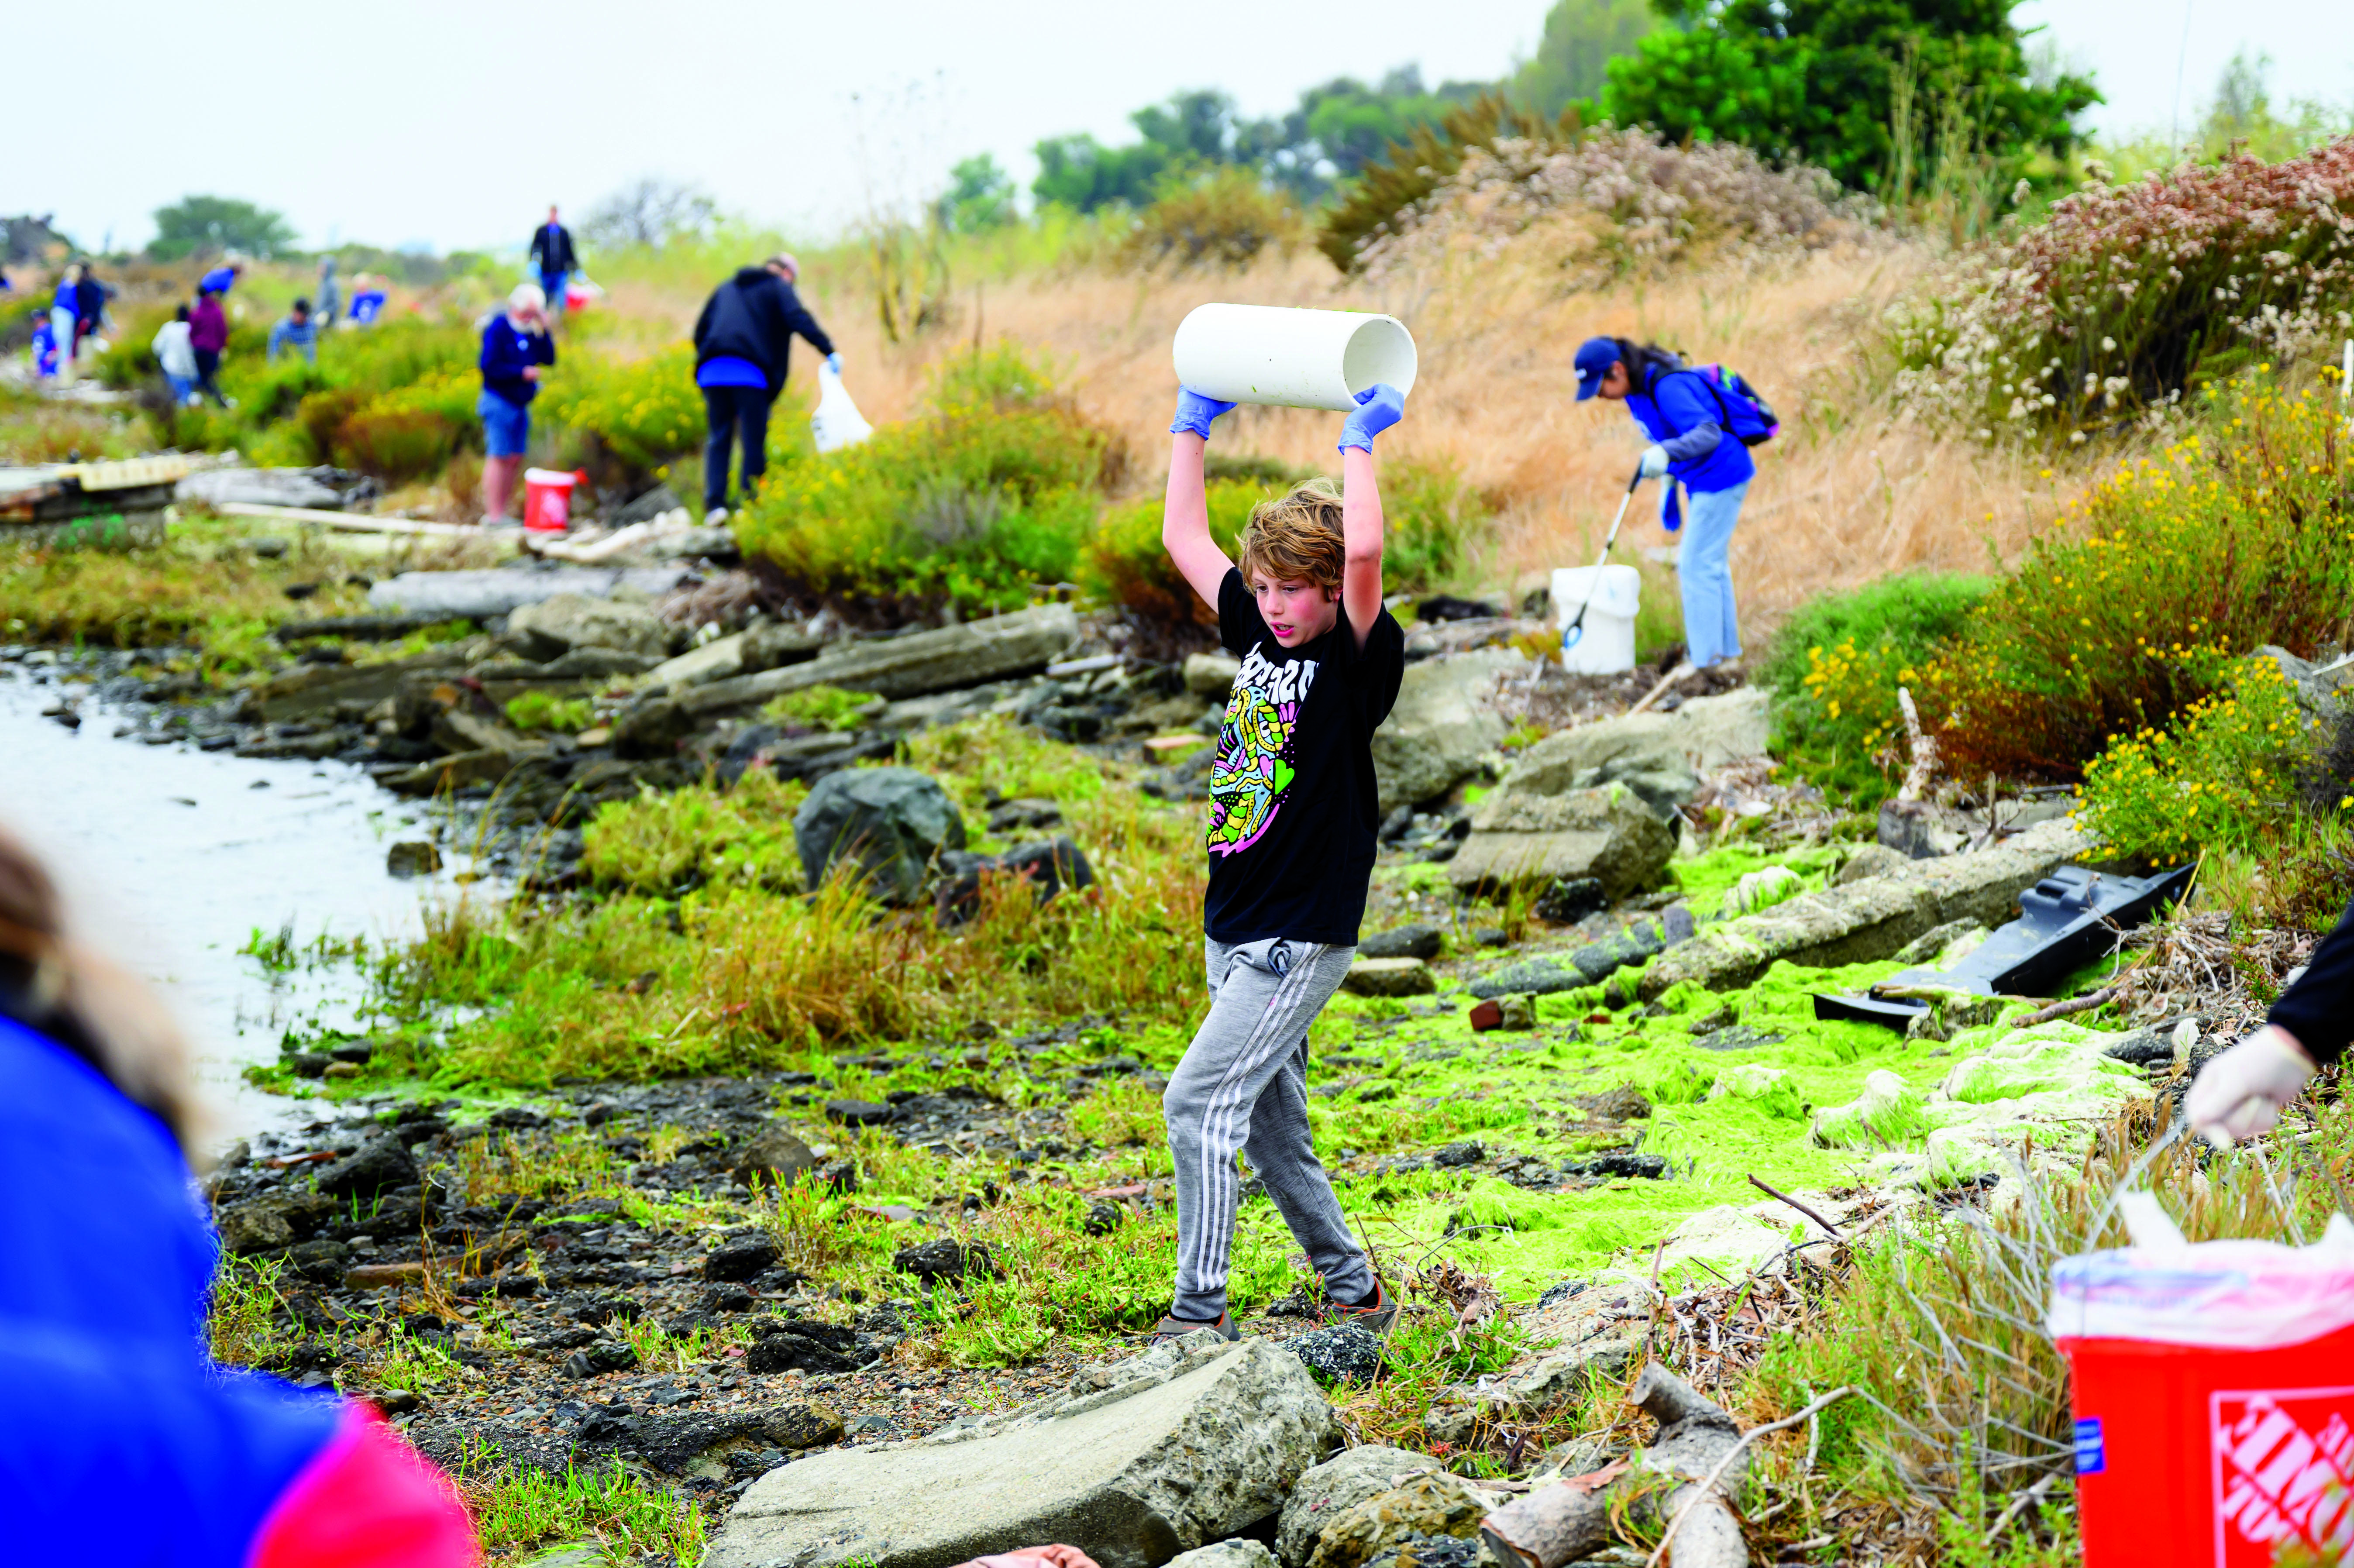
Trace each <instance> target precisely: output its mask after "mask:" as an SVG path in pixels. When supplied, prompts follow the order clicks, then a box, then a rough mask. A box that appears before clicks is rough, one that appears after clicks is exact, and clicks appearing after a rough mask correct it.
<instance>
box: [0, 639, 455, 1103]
mask: <svg viewBox="0 0 2354 1568" xmlns="http://www.w3.org/2000/svg"><path fill="white" fill-rule="evenodd" d="M75 689H77V688H74V687H72V686H60V685H59V684H58V683H52V682H48V681H43V680H38V679H36V672H35V671H33V670H30V669H27V668H24V667H20V666H16V665H5V664H0V821H5V823H6V825H7V826H8V827H9V828H10V829H12V830H13V831H14V832H16V833H18V834H20V835H22V836H23V837H25V838H26V839H27V841H28V842H30V843H31V844H32V846H33V847H34V849H35V850H36V852H37V853H39V854H40V855H41V856H42V857H43V858H44V859H45V860H46V861H47V862H48V865H49V867H50V869H51V871H52V872H53V873H54V874H56V875H57V877H58V881H59V882H60V883H61V884H62V885H64V887H65V890H66V893H67V895H68V897H69V899H71V900H72V903H73V906H74V907H75V908H76V909H77V910H78V911H79V912H80V921H81V927H82V929H83V931H84V933H85V935H87V936H89V937H90V938H93V939H94V940H95V941H96V942H97V943H98V944H99V945H100V946H101V947H103V948H106V949H107V950H108V951H109V952H110V953H111V954H112V956H113V957H115V958H116V959H119V960H120V961H122V963H124V964H126V965H128V966H129V967H130V968H131V969H133V970H135V971H136V972H138V973H140V974H142V975H144V976H146V977H147V978H148V979H150V980H154V982H156V984H157V985H158V986H159V987H160V988H161V989H162V991H163V993H164V998H165V1000H166V1001H167V1002H168V1003H169V1005H170V1006H171V1007H172V1009H173V1012H175V1015H176V1016H177V1017H178V1019H179V1021H180V1023H181V1025H182V1027H183V1028H185V1029H186V1031H187V1032H188V1034H189V1036H190V1038H191V1040H192V1042H193V1044H194V1045H195V1048H196V1054H197V1057H198V1062H199V1067H200V1071H201V1073H202V1076H203V1079H204V1083H205V1086H206V1089H207V1095H208V1097H209V1099H210V1101H211V1104H212V1106H213V1107H214V1110H215V1112H216V1124H217V1130H216V1141H217V1142H221V1143H226V1142H228V1140H231V1139H237V1138H240V1137H243V1136H246V1135H247V1134H249V1133H252V1132H256V1131H260V1130H263V1129H266V1128H277V1127H282V1126H285V1125H287V1124H288V1123H290V1122H295V1121H301V1120H307V1119H309V1118H308V1113H307V1112H306V1111H305V1110H304V1108H303V1103H302V1101H300V1100H290V1099H286V1098H283V1097H278V1096H273V1095H266V1094H263V1093H261V1092H260V1090H258V1089H255V1088H254V1087H252V1086H250V1085H249V1084H247V1083H245V1082H244V1081H243V1079H242V1078H241V1077H240V1076H239V1069H240V1068H242V1067H243V1066H245V1065H247V1064H248V1063H251V1062H260V1061H274V1060H275V1059H276V1058H277V1056H278V1053H279V1041H280V1037H281V1034H282V1033H284V1031H285V1030H286V1029H288V1028H289V1027H290V1026H293V1025H296V1024H298V1023H299V1024H302V1025H303V1026H304V1027H306V1028H309V1027H312V1026H314V1025H319V1024H324V1025H327V1026H331V1027H335V1028H341V1029H351V1030H356V1028H357V1026H358V1023H359V1019H358V1016H357V1014H356V1012H355V1006H356V1004H357V1003H358V1001H359V1000H360V997H361V985H360V981H359V977H358V976H357V974H356V973H355V971H354V969H352V968H351V966H349V965H347V964H337V965H330V966H323V967H310V968H304V969H301V970H298V971H297V972H295V973H293V974H291V975H279V976H272V975H270V974H269V973H267V972H265V970H264V969H263V968H262V966H261V965H260V962H259V961H257V960H256V959H252V958H250V957H247V956H245V955H244V954H242V953H240V952H239V949H240V948H244V947H246V946H247V945H248V942H249V938H251V936H252V934H253V933H254V932H255V931H257V930H259V931H260V932H262V933H263V934H264V935H266V936H274V935H275V934H277V933H278V932H279V931H280V930H281V929H283V928H289V927H291V929H292V934H293V938H294V940H295V942H296V943H297V944H298V945H307V944H309V943H311V942H312V941H313V940H314V939H316V938H320V937H322V936H332V937H334V938H353V937H364V938H368V939H369V940H370V942H371V943H374V942H378V941H382V940H386V939H387V938H403V937H408V936H413V935H415V934H416V932H417V931H418V929H419V912H420V910H421V909H422V908H423V906H424V904H425V902H426V901H427V900H428V899H431V898H434V897H436V896H446V895H448V894H449V892H450V891H451V880H450V879H451V875H452V874H453V873H454V872H455V871H456V870H457V869H458V868H460V867H462V866H463V865H464V864H465V861H464V858H463V857H461V856H454V855H448V854H447V852H446V851H445V859H446V861H447V864H446V865H445V869H444V870H443V872H442V873H441V874H440V875H439V876H435V877H429V878H419V879H417V880H414V881H408V882H403V881H398V880H395V879H394V878H393V877H391V876H388V875H387V874H386V872H385V868H384V861H385V850H386V848H387V846H388V845H389V844H391V843H392V842H395V841H396V840H397V839H404V838H419V837H424V836H427V834H428V832H429V829H430V827H431V823H430V822H429V821H427V820H426V817H427V811H426V809H425V808H424V807H422V806H420V805H419V804H418V803H416V802H413V801H408V800H401V799H399V798H398V797H396V796H393V795H390V794H387V793H386V792H385V791H384V790H383V789H378V788H377V787H376V785H375V784H374V783H373V782H372V781H370V779H368V777H367V776H366V774H365V773H362V772H361V771H360V770H359V769H357V768H352V767H350V766H348V765H345V764H341V763H335V762H280V761H259V760H253V759H249V758H238V757H233V756H231V755H229V754H228V752H215V753H205V752H200V751H198V750H196V748H195V747H191V746H187V745H185V744H179V745H170V746H148V745H146V744H144V743H143V742H141V741H139V740H136V739H130V738H124V739H117V738H114V732H115V730H116V729H117V727H118V726H120V725H121V724H122V715H118V714H117V713H115V712H113V711H111V710H108V709H104V708H101V706H100V705H98V704H97V703H96V702H95V701H94V700H92V699H90V698H88V697H85V698H84V699H83V701H82V703H81V715H82V725H81V728H80V730H79V731H74V730H69V729H68V728H66V727H65V726H62V725H60V724H58V722H57V721H56V720H54V719H48V718H43V717H41V716H40V712H41V709H43V708H44V707H47V706H48V705H51V704H52V703H53V702H55V701H56V699H57V697H58V694H59V693H60V691H61V690H62V691H68V692H70V691H73V690H75Z"/></svg>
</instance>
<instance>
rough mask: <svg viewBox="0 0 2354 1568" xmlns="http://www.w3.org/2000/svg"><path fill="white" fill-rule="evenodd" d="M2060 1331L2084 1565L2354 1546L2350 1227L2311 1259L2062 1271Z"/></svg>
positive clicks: (2145, 1566) (2170, 1252)
mask: <svg viewBox="0 0 2354 1568" xmlns="http://www.w3.org/2000/svg"><path fill="white" fill-rule="evenodd" d="M2341 1232H2342V1234H2341ZM2051 1327H2052V1330H2053V1333H2054V1337H2055V1338H2056V1339H2057V1340H2058V1342H2059V1346H2060V1350H2061V1352H2062V1354H2063V1355H2065V1356H2066V1357H2067V1358H2068V1365H2069V1369H2070V1372H2071V1373H2072V1382H2073V1404H2074V1414H2075V1418H2076V1498H2077V1508H2078V1512H2079V1514H2080V1516H2081V1518H2082V1520H2083V1525H2084V1562H2085V1564H2086V1568H2150V1565H2152V1564H2158V1563H2166V1564H2189V1563H2199V1564H2202V1565H2205V1564H2211V1565H2212V1568H2269V1565H2270V1564H2271V1563H2272V1562H2273V1561H2274V1556H2275V1554H2276V1553H2277V1552H2279V1551H2280V1550H2281V1549H2282V1548H2283V1547H2285V1546H2288V1545H2291V1544H2302V1545H2304V1546H2306V1547H2307V1548H2309V1549H2311V1550H2313V1551H2314V1552H2328V1553H2330V1554H2331V1555H2332V1556H2333V1557H2335V1556H2337V1555H2339V1554H2343V1553H2346V1552H2349V1550H2354V1228H2345V1222H2344V1221H2343V1220H2342V1219H2340V1220H2334V1221H2332V1222H2331V1227H2330V1235H2329V1237H2327V1238H2325V1239H2324V1241H2323V1242H2321V1243H2320V1244H2318V1245H2315V1246H2312V1247H2303V1248H2296V1247H2285V1246H2277V1245H2272V1244H2270V1243H2265V1242H2246V1241H2235V1242H2208V1243H2203V1244H2200V1245H2195V1246H2193V1245H2168V1246H2156V1247H2136V1248H2132V1249H2128V1250H2126V1251H2121V1252H2108V1253H2094V1254H2091V1255H2085V1256H2083V1257H2074V1258H2070V1259H2068V1260H2066V1261H2065V1262H2063V1263H2062V1265H2061V1266H2060V1267H2059V1269H2058V1270H2056V1271H2055V1274H2054V1278H2053V1299H2052V1319H2051ZM2317 1328H2319V1329H2322V1330H2324V1331H2322V1332H2319V1333H2316V1332H2314V1331H2313V1330H2315V1329H2317ZM2069 1330H2091V1331H2090V1332H2083V1331H2078V1332H2070V1331H2069Z"/></svg>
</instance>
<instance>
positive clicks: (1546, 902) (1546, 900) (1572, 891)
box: [1532, 876, 1610, 926]
mask: <svg viewBox="0 0 2354 1568" xmlns="http://www.w3.org/2000/svg"><path fill="white" fill-rule="evenodd" d="M1608 907H1610V900H1609V898H1608V897H1607V896H1606V895H1604V893H1603V891H1602V884H1601V883H1600V881H1598V880H1597V879H1596V878H1594V877H1591V876H1564V877H1562V878H1560V879H1558V880H1557V881H1555V882H1554V883H1553V885H1552V886H1550V887H1548V888H1546V889H1545V890H1544V891H1543V893H1540V894H1538V895H1537V901H1536V906H1535V908H1534V910H1533V911H1532V912H1533V913H1534V914H1535V916H1536V917H1537V918H1538V919H1540V920H1543V921H1545V922H1547V923H1549V924H1551V925H1554V926H1566V925H1569V924H1571V923H1572V922H1573V921H1577V920H1582V919H1584V918H1585V916H1588V915H1591V914H1594V913H1595V912H1596V910H1601V909H1607V908H1608Z"/></svg>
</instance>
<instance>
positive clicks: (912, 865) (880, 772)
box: [793, 768, 964, 904]
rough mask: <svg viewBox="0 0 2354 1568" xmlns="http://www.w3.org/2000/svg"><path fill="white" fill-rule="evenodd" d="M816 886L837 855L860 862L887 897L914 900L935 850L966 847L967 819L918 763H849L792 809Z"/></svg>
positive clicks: (804, 864) (804, 858)
mask: <svg viewBox="0 0 2354 1568" xmlns="http://www.w3.org/2000/svg"><path fill="white" fill-rule="evenodd" d="M793 842H794V843H795V845H796V846H798V847H799V849H800V851H801V865H802V867H803V868H804V869H805V870H806V871H807V873H808V875H809V885H810V887H811V889H812V890H814V889H816V888H817V887H819V886H821V885H823V883H824V881H825V878H826V874H827V873H828V872H830V871H831V870H832V867H833V863H834V862H836V861H837V860H841V859H843V858H844V857H847V858H849V859H852V860H854V861H855V862H856V863H858V864H859V866H861V867H862V868H863V869H864V873H865V874H866V876H867V877H868V879H869V880H870V881H871V882H872V884H873V885H874V888H875V896H876V897H878V898H881V899H882V900H883V901H884V902H885V903H886V904H912V903H914V902H915V901H916V899H917V896H918V895H920V894H921V893H922V891H923V886H924V883H925V880H926V878H927V877H928V874H929V873H930V869H931V865H932V862H933V859H934V857H935V856H937V855H938V854H939V853H941V852H942V851H944V850H959V849H962V848H963V847H964V818H963V816H962V815H961V814H960V813H959V812H958V810H957V808H956V802H955V801H953V800H949V795H948V791H947V790H945V789H941V788H940V787H939V784H938V781H937V780H935V779H932V778H930V777H929V776H928V775H927V774H923V773H918V772H917V771H916V770H915V769H914V768H843V770H842V771H840V772H838V773H830V774H828V775H826V777H825V778H823V779H820V780H819V781H818V786H817V788H816V789H812V790H811V791H810V797H809V799H808V800H804V801H802V802H801V810H799V811H797V812H795V813H794V814H793Z"/></svg>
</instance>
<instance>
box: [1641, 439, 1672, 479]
mask: <svg viewBox="0 0 2354 1568" xmlns="http://www.w3.org/2000/svg"><path fill="white" fill-rule="evenodd" d="M1642 466H1643V477H1644V478H1645V479H1657V478H1659V475H1661V474H1663V473H1665V472H1667V471H1668V449H1667V448H1665V447H1662V446H1657V445H1653V446H1648V447H1645V448H1644V449H1643V465H1642Z"/></svg>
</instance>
